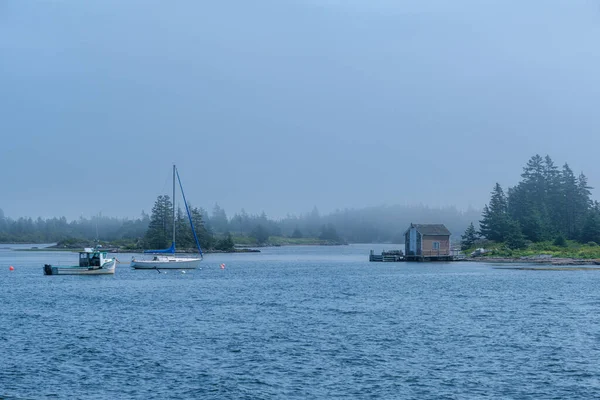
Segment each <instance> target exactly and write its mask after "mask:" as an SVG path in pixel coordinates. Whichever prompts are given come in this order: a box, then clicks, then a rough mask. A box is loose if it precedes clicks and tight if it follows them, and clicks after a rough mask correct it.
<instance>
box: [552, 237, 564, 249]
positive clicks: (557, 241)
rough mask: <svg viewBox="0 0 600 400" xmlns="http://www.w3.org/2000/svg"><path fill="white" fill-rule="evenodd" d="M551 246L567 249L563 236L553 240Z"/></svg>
mask: <svg viewBox="0 0 600 400" xmlns="http://www.w3.org/2000/svg"><path fill="white" fill-rule="evenodd" d="M553 244H554V245H555V246H560V247H567V241H566V240H565V238H564V236H562V235H559V236H557V237H556V239H554V242H553Z"/></svg>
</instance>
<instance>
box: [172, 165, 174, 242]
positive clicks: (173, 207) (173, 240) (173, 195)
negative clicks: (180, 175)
mask: <svg viewBox="0 0 600 400" xmlns="http://www.w3.org/2000/svg"><path fill="white" fill-rule="evenodd" d="M172 200H173V248H175V164H173V199H172Z"/></svg>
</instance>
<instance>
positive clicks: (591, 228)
mask: <svg viewBox="0 0 600 400" xmlns="http://www.w3.org/2000/svg"><path fill="white" fill-rule="evenodd" d="M579 240H580V242H582V243H588V242H595V243H600V205H599V204H598V203H596V204H595V205H594V208H593V209H591V210H590V211H589V212H588V216H587V218H586V220H585V223H584V225H583V227H582V230H581V235H580V238H579Z"/></svg>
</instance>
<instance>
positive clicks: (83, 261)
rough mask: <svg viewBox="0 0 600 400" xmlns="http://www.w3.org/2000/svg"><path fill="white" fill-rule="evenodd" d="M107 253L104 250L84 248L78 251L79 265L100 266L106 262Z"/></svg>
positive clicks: (87, 266)
mask: <svg viewBox="0 0 600 400" xmlns="http://www.w3.org/2000/svg"><path fill="white" fill-rule="evenodd" d="M107 255H108V254H107V253H106V252H104V251H102V252H101V251H98V250H94V249H89V248H86V249H84V250H83V251H82V252H80V253H79V266H80V267H86V268H89V267H97V268H100V267H101V266H102V265H103V264H104V263H105V262H106V259H107V258H108V257H107Z"/></svg>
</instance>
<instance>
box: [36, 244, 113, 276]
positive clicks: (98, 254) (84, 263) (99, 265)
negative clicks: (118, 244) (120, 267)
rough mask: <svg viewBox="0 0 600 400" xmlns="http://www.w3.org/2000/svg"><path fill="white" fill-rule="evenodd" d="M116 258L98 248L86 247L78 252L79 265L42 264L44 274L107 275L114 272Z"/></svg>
mask: <svg viewBox="0 0 600 400" xmlns="http://www.w3.org/2000/svg"><path fill="white" fill-rule="evenodd" d="M116 265H117V259H116V258H114V257H112V258H109V257H108V253H107V252H105V251H101V250H99V249H91V248H86V249H84V250H83V251H82V252H80V253H79V265H72V266H54V265H50V264H45V265H44V274H45V275H107V274H114V273H115V267H116Z"/></svg>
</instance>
